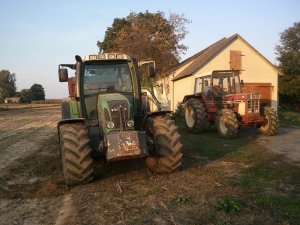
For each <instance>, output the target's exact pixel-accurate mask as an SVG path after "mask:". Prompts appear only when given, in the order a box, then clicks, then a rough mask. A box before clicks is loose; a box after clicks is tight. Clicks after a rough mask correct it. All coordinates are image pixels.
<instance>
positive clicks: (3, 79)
mask: <svg viewBox="0 0 300 225" xmlns="http://www.w3.org/2000/svg"><path fill="white" fill-rule="evenodd" d="M15 93H16V75H15V74H14V73H10V72H9V71H8V70H1V71H0V102H4V99H5V98H7V97H13V96H14V95H15Z"/></svg>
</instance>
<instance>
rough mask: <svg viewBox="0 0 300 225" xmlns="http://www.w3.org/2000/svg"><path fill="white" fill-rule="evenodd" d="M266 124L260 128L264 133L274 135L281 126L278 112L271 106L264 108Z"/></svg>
mask: <svg viewBox="0 0 300 225" xmlns="http://www.w3.org/2000/svg"><path fill="white" fill-rule="evenodd" d="M264 116H265V121H266V122H265V124H264V125H262V126H261V127H260V128H259V130H260V132H261V133H262V134H264V135H267V136H272V135H275V134H277V132H278V128H279V121H278V117H277V114H276V112H275V111H274V110H273V109H271V108H270V107H265V108H264Z"/></svg>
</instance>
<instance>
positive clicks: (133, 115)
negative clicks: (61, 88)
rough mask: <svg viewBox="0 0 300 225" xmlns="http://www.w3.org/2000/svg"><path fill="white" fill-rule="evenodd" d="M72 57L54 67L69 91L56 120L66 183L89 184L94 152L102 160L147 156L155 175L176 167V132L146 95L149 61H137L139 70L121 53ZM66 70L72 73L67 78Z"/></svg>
mask: <svg viewBox="0 0 300 225" xmlns="http://www.w3.org/2000/svg"><path fill="white" fill-rule="evenodd" d="M75 59H76V63H75V64H61V65H59V69H58V72H59V81H60V82H68V89H69V98H67V99H64V100H63V101H62V104H61V114H62V120H61V121H59V122H58V133H59V143H60V153H61V160H62V167H63V175H64V178H65V181H66V183H67V184H70V185H74V184H82V183H86V182H89V181H90V180H91V179H92V178H93V166H92V163H93V157H92V156H95V155H99V154H100V155H104V156H105V160H106V161H117V160H124V159H133V158H146V165H147V167H148V169H149V170H151V171H153V172H156V173H165V172H167V173H169V172H173V171H174V170H176V169H177V168H178V167H179V166H180V164H181V158H182V153H181V148H182V145H181V143H180V135H179V133H178V131H177V127H176V126H175V124H174V121H173V120H171V119H170V116H169V114H170V112H169V111H161V110H160V106H159V102H158V101H157V99H156V98H155V96H154V95H153V96H149V94H153V90H152V88H153V87H152V86H151V78H153V77H154V76H155V64H154V62H153V61H147V62H143V63H140V67H146V69H145V68H144V70H142V71H143V73H140V68H139V66H138V63H137V61H136V60H135V59H133V58H132V57H130V56H128V55H125V54H119V53H100V54H94V55H88V56H86V57H84V58H83V59H82V58H81V57H79V56H76V57H75ZM67 68H69V69H73V70H75V74H76V75H75V76H74V77H70V78H69V77H68V70H67ZM149 101H153V102H152V104H150V103H149ZM150 105H152V107H150ZM153 105H155V106H156V108H157V111H153ZM150 109H152V111H150Z"/></svg>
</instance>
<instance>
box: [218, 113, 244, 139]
mask: <svg viewBox="0 0 300 225" xmlns="http://www.w3.org/2000/svg"><path fill="white" fill-rule="evenodd" d="M217 127H218V131H219V134H220V136H221V137H225V138H233V137H236V136H237V133H238V127H239V125H238V121H237V119H236V115H235V113H234V112H233V111H232V110H231V109H221V110H220V111H219V112H218V115H217Z"/></svg>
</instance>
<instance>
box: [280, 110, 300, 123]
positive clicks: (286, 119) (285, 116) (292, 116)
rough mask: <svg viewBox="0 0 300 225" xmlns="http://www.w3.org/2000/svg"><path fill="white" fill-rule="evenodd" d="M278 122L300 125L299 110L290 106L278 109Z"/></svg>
mask: <svg viewBox="0 0 300 225" xmlns="http://www.w3.org/2000/svg"><path fill="white" fill-rule="evenodd" d="M278 116H279V120H280V123H285V124H289V125H294V126H300V112H296V111H293V110H292V109H290V108H283V107H282V108H280V110H279V111H278Z"/></svg>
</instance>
